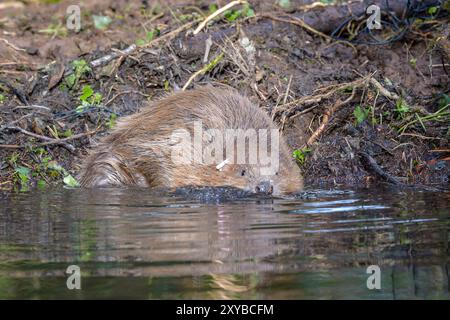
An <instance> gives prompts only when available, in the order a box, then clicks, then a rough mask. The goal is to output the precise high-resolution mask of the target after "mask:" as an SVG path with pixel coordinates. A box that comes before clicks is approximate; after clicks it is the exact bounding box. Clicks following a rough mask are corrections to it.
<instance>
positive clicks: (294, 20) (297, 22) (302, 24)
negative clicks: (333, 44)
mask: <svg viewBox="0 0 450 320" xmlns="http://www.w3.org/2000/svg"><path fill="white" fill-rule="evenodd" d="M258 16H259V17H263V18H268V19H272V20H275V21H279V22H285V23H291V24H295V25H297V26H299V27H302V28H303V29H305V30H308V31H309V32H312V33H314V34H316V35H318V36H320V37H322V38H324V39H326V40H328V41H332V40H334V39H333V38H331V37H330V36H328V35H326V34H325V33H322V32H320V31H318V30H316V29H314V28H313V27H311V26H310V25H309V24H307V23H306V22H304V21H303V20H301V19H299V18H297V17H290V18H291V19H289V20H288V19H283V18H280V17H276V16H273V15H271V14H266V13H263V14H258ZM343 42H346V41H343Z"/></svg>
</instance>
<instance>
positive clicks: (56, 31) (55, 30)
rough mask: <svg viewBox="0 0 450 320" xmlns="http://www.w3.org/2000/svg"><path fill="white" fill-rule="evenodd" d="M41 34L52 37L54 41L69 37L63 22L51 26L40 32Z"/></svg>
mask: <svg viewBox="0 0 450 320" xmlns="http://www.w3.org/2000/svg"><path fill="white" fill-rule="evenodd" d="M38 32H39V33H45V34H49V35H51V37H52V39H53V38H55V37H57V36H60V37H66V36H67V29H66V27H64V26H63V24H62V23H61V22H59V23H57V24H54V23H52V24H50V25H49V26H48V27H47V28H45V29H41V30H38Z"/></svg>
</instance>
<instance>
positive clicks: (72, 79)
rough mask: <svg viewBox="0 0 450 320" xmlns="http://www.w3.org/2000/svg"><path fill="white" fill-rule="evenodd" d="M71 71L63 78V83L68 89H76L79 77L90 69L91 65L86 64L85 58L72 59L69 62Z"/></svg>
mask: <svg viewBox="0 0 450 320" xmlns="http://www.w3.org/2000/svg"><path fill="white" fill-rule="evenodd" d="M71 65H72V68H73V72H72V73H71V74H70V75H69V76H67V77H66V78H65V79H64V80H65V85H66V86H67V88H69V89H76V88H77V87H78V82H79V81H80V79H81V77H83V76H84V75H85V74H86V73H88V72H90V71H91V67H90V66H89V65H88V63H87V62H86V60H83V59H81V60H74V61H72V63H71Z"/></svg>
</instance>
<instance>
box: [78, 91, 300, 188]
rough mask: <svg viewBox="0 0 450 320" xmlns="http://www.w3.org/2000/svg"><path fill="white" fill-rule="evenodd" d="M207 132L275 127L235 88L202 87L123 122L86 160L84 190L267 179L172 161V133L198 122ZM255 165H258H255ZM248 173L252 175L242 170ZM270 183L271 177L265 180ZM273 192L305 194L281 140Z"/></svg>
mask: <svg viewBox="0 0 450 320" xmlns="http://www.w3.org/2000/svg"><path fill="white" fill-rule="evenodd" d="M200 120H201V121H202V123H203V132H205V130H207V129H219V130H220V129H223V130H225V129H230V128H235V129H244V130H245V129H249V128H253V129H264V128H265V129H271V128H275V127H274V125H273V123H272V121H271V120H270V118H269V117H268V116H267V115H266V114H265V113H264V112H263V111H262V110H260V109H259V108H258V107H256V106H254V105H253V104H252V103H251V102H250V101H249V100H248V99H247V98H246V97H243V96H241V95H239V94H238V93H237V92H236V91H234V90H229V89H219V88H213V87H203V88H200V89H196V90H191V91H186V92H179V93H175V94H173V95H171V96H169V97H166V98H164V99H162V100H160V101H157V102H155V103H153V104H151V105H148V106H145V107H144V108H142V110H141V111H140V112H138V113H136V114H133V115H131V116H128V117H124V118H122V119H121V120H120V121H118V123H117V125H116V127H115V128H114V129H113V130H112V132H111V134H110V135H108V136H106V137H105V138H103V139H102V140H101V141H100V143H99V145H98V146H97V147H95V149H93V150H92V152H91V154H90V155H89V156H88V157H87V158H86V159H85V161H84V162H83V165H82V170H81V172H80V174H79V178H80V182H81V185H82V186H84V187H107V186H131V185H138V186H144V187H168V188H176V187H182V186H233V187H238V188H241V189H244V190H254V188H255V186H256V185H257V184H258V183H260V182H261V179H263V177H260V176H258V174H255V172H256V170H255V169H256V168H254V167H252V166H251V165H238V164H236V165H234V164H229V165H226V166H225V167H224V170H223V171H218V170H217V169H216V165H215V164H214V165H204V164H195V163H193V164H189V165H177V164H175V163H174V162H173V161H172V160H171V147H172V145H173V142H171V141H170V140H171V135H172V133H173V131H174V130H175V129H180V128H184V129H186V130H188V131H189V132H191V135H193V134H192V133H193V123H194V121H200ZM253 166H255V165H253ZM242 170H246V172H248V176H244V177H242V176H241V175H240V174H239V172H242ZM264 179H267V178H264ZM270 182H271V183H272V184H273V186H274V194H284V193H290V192H295V191H298V190H300V189H301V188H302V187H303V179H302V177H301V175H300V171H299V169H298V167H297V165H296V164H295V163H294V162H293V160H292V157H291V156H290V153H289V152H288V149H287V146H286V144H285V142H284V140H283V138H282V137H280V163H279V171H278V174H277V175H274V176H271V177H270Z"/></svg>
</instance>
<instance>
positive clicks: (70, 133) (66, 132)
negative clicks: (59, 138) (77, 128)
mask: <svg viewBox="0 0 450 320" xmlns="http://www.w3.org/2000/svg"><path fill="white" fill-rule="evenodd" d="M63 136H64V137H66V138H69V137H71V136H73V132H72V129H67V130H66V131H64V133H63Z"/></svg>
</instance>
